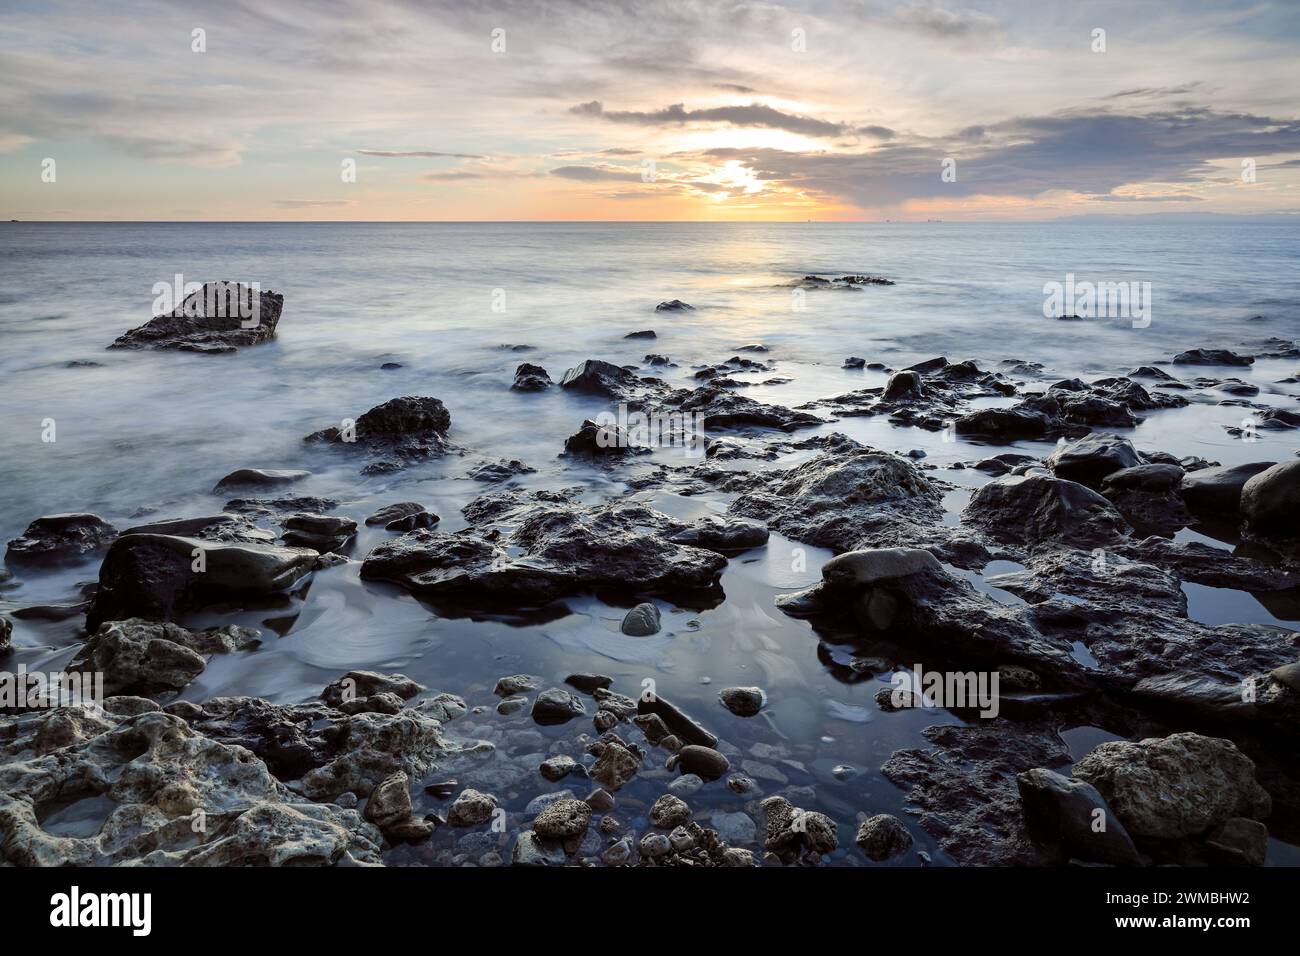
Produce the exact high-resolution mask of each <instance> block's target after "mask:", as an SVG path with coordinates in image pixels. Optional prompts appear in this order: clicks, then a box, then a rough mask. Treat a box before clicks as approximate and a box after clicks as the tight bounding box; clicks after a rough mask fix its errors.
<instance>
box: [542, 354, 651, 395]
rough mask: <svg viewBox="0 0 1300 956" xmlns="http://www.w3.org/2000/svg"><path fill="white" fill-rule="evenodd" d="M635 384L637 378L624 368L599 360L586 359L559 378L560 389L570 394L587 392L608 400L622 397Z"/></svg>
mask: <svg viewBox="0 0 1300 956" xmlns="http://www.w3.org/2000/svg"><path fill="white" fill-rule="evenodd" d="M636 384H637V377H636V376H635V375H634V374H633V373H631V372H629V371H628V370H627V369H625V368H620V367H619V366H617V365H614V364H613V363H611V362H602V361H601V360H600V359H587V360H585V361H583V362H579V363H578V364H577V365H575V366H574V367H573V368H571V369H569V370H567V371H566V372H565V373H564V375H563V376H562V377H561V378H560V387H561V388H563V389H567V390H569V391H571V392H587V393H588V394H591V395H604V396H606V397H608V398H615V397H619V396H622V395H624V394H625V393H626V390H627V389H628V388H629V387H631V386H633V385H636Z"/></svg>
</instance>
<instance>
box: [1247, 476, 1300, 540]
mask: <svg viewBox="0 0 1300 956" xmlns="http://www.w3.org/2000/svg"><path fill="white" fill-rule="evenodd" d="M1241 513H1242V515H1243V516H1244V517H1245V519H1246V530H1247V531H1248V532H1249V533H1250V534H1252V535H1254V536H1255V537H1259V538H1264V539H1266V540H1269V541H1278V542H1289V543H1294V542H1295V541H1296V539H1297V538H1300V461H1296V460H1293V461H1286V462H1282V463H1281V464H1278V465H1274V466H1273V467H1272V468H1269V469H1267V470H1266V471H1261V472H1260V473H1259V474H1257V475H1255V476H1254V477H1253V478H1251V479H1250V480H1249V481H1247V482H1246V483H1245V484H1244V485H1243V486H1242V489H1241Z"/></svg>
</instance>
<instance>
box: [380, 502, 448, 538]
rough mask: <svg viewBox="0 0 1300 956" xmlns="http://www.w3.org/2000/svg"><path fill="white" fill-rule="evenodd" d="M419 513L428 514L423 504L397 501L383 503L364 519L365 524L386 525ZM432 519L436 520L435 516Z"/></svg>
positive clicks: (409, 529)
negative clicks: (387, 503)
mask: <svg viewBox="0 0 1300 956" xmlns="http://www.w3.org/2000/svg"><path fill="white" fill-rule="evenodd" d="M421 514H428V512H427V511H426V510H425V508H424V505H422V504H419V503H418V502H415V501H398V502H395V503H394V504H391V505H384V507H382V508H380V509H379V510H378V511H376V512H375V513H374V514H372V515H371V516H370V517H369V518H367V519H366V524H367V525H384V526H388V525H391V524H393V523H394V522H397V521H401V520H403V519H404V518H410V517H412V516H415V515H421ZM434 520H435V521H436V520H437V519H436V518H435V519H434ZM393 530H396V529H393ZM404 530H406V531H411V530H414V529H412V528H405V529H404Z"/></svg>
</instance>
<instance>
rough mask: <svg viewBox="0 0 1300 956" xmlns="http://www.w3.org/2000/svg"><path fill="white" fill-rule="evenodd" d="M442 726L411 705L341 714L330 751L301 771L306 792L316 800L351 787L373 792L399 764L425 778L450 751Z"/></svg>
mask: <svg viewBox="0 0 1300 956" xmlns="http://www.w3.org/2000/svg"><path fill="white" fill-rule="evenodd" d="M441 728H442V724H441V722H440V721H438V720H435V719H433V718H431V717H427V716H425V715H424V714H421V713H419V712H417V711H414V710H410V709H405V710H402V711H401V712H399V713H397V714H382V713H361V714H356V715H353V716H350V717H348V718H347V719H346V720H341V721H340V722H339V723H338V725H337V726H336V727H335V728H334V729H333V732H332V735H331V737H330V741H329V744H330V748H331V750H330V754H332V756H331V757H330V759H329V761H328V762H327V763H324V764H322V765H321V766H319V767H316V768H314V769H312V770H309V771H308V772H307V773H306V774H304V775H303V777H302V784H301V786H302V792H303V793H304V794H305V795H307V796H308V797H310V798H312V799H313V800H332V799H334V798H335V797H336V796H338V795H339V794H340V793H344V792H346V791H348V790H351V791H353V792H354V793H369V792H370V791H371V790H372V789H374V788H375V787H376V786H378V785H379V783H380V782H381V781H382V780H383V779H384V778H385V777H387V776H389V775H390V774H393V773H395V772H397V771H398V770H404V771H405V772H406V773H407V775H408V776H410V777H412V778H416V779H418V778H421V777H423V776H424V775H425V774H427V773H428V772H429V771H430V770H431V769H433V767H434V766H435V763H436V761H437V760H438V759H439V758H441V757H443V756H445V755H446V754H447V753H448V752H449V749H450V748H449V747H448V745H447V742H446V740H445V739H444V738H443V736H442V731H441Z"/></svg>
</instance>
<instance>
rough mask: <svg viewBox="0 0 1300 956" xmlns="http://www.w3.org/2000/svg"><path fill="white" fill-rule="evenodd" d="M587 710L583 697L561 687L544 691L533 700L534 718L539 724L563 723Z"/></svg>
mask: <svg viewBox="0 0 1300 956" xmlns="http://www.w3.org/2000/svg"><path fill="white" fill-rule="evenodd" d="M586 712H587V705H586V704H584V703H583V702H582V698H581V697H578V696H576V695H575V694H570V693H569V692H568V691H567V690H562V689H561V688H559V687H552V688H550V689H549V690H544V691H542V692H541V693H540V694H538V695H537V698H536V699H535V700H534V701H533V720H535V721H537V723H539V724H563V723H565V722H566V721H570V720H572V719H573V718H575V717H581V716H583V715H584V714H585V713H586Z"/></svg>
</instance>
